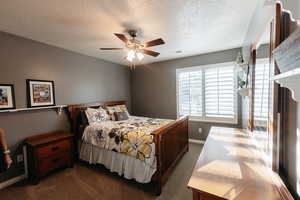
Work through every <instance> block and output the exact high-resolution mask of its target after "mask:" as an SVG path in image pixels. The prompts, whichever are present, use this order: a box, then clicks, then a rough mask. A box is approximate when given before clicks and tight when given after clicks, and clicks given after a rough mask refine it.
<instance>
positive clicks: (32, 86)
mask: <svg viewBox="0 0 300 200" xmlns="http://www.w3.org/2000/svg"><path fill="white" fill-rule="evenodd" d="M26 84H27V104H28V107H29V108H34V107H49V106H55V91H54V81H48V80H35V79H27V80H26Z"/></svg>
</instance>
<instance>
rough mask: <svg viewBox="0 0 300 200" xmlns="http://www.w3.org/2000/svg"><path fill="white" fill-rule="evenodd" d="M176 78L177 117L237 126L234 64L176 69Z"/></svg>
mask: <svg viewBox="0 0 300 200" xmlns="http://www.w3.org/2000/svg"><path fill="white" fill-rule="evenodd" d="M176 74H177V107H178V110H177V114H178V116H182V115H189V116H190V119H192V120H199V121H211V122H223V123H237V93H236V82H237V81H236V72H235V65H234V63H224V64H217V65H208V66H199V67H190V68H184V69H177V71H176Z"/></svg>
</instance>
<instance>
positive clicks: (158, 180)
mask: <svg viewBox="0 0 300 200" xmlns="http://www.w3.org/2000/svg"><path fill="white" fill-rule="evenodd" d="M154 142H155V144H156V149H155V151H156V162H157V164H156V165H157V171H156V177H155V179H156V180H155V195H157V196H159V195H160V194H161V191H162V173H161V169H162V166H161V165H162V160H161V156H160V152H161V135H154Z"/></svg>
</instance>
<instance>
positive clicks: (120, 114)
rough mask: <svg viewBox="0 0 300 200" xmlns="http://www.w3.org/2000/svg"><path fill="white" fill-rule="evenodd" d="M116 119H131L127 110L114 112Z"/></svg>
mask: <svg viewBox="0 0 300 200" xmlns="http://www.w3.org/2000/svg"><path fill="white" fill-rule="evenodd" d="M114 116H115V120H116V121H122V120H127V119H129V116H128V114H127V113H126V112H114Z"/></svg>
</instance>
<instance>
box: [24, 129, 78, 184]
mask: <svg viewBox="0 0 300 200" xmlns="http://www.w3.org/2000/svg"><path fill="white" fill-rule="evenodd" d="M25 144H26V146H27V155H28V156H27V157H28V171H29V178H30V179H31V180H32V182H33V183H34V184H38V182H39V180H40V178H41V177H43V176H45V175H47V174H48V173H49V172H51V171H53V170H55V169H58V168H61V167H73V165H74V156H73V153H74V135H73V134H71V133H67V132H63V131H57V132H53V133H47V134H41V135H36V136H32V137H28V138H26V139H25Z"/></svg>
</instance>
